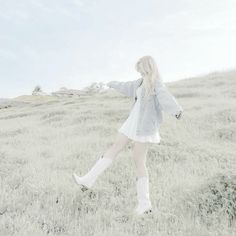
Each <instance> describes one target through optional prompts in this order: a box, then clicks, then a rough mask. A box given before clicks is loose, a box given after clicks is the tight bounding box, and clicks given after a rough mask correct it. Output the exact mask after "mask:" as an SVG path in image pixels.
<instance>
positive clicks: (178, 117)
mask: <svg viewBox="0 0 236 236" xmlns="http://www.w3.org/2000/svg"><path fill="white" fill-rule="evenodd" d="M182 113H183V112H182V111H180V112H179V114H177V115H175V117H176V118H177V119H178V120H179V119H180V118H181V116H182Z"/></svg>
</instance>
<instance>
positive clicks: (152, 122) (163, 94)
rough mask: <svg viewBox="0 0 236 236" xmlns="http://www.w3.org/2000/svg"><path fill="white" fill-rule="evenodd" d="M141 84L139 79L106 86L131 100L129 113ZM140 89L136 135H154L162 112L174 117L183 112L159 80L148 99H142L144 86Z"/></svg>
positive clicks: (141, 80) (115, 82) (110, 83)
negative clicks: (153, 92)
mask: <svg viewBox="0 0 236 236" xmlns="http://www.w3.org/2000/svg"><path fill="white" fill-rule="evenodd" d="M142 82H143V78H142V77H141V78H139V79H137V80H132V81H127V82H120V81H110V82H108V83H107V86H108V87H110V88H113V89H115V90H116V91H118V92H119V93H122V94H123V95H125V96H127V97H131V98H132V105H131V108H130V111H131V110H132V108H133V106H134V104H135V102H136V99H137V96H136V90H137V88H138V87H139V86H140V85H141V84H142ZM141 88H142V90H141V101H140V111H139V117H138V125H137V131H136V135H138V136H143V135H152V134H154V133H156V132H157V131H158V129H159V127H160V124H161V123H162V122H163V115H162V111H164V112H166V113H168V114H170V115H172V116H174V117H175V115H177V114H179V113H180V111H182V112H183V108H182V106H180V105H179V103H178V102H177V100H176V99H175V97H174V96H173V95H172V94H171V93H170V92H169V91H168V89H167V87H166V85H165V84H164V83H163V82H161V81H159V80H158V81H157V82H156V85H155V94H154V95H151V96H150V97H149V98H148V99H145V97H144V95H145V88H144V86H142V87H141Z"/></svg>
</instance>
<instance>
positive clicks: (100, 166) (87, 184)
mask: <svg viewBox="0 0 236 236" xmlns="http://www.w3.org/2000/svg"><path fill="white" fill-rule="evenodd" d="M112 161H113V160H112V159H111V158H104V157H103V155H102V156H101V157H100V158H99V159H98V161H97V162H96V163H95V165H94V166H93V167H92V168H91V170H90V171H89V172H88V173H87V174H86V175H84V176H82V177H79V176H78V175H76V174H75V173H74V174H73V178H74V180H75V181H76V183H77V184H79V185H82V186H83V188H82V190H83V191H85V190H87V189H89V188H91V187H92V185H93V184H94V182H95V181H96V179H97V178H98V176H99V175H100V174H102V172H103V171H105V170H106V169H107V168H108V167H109V166H110V165H111V164H112Z"/></svg>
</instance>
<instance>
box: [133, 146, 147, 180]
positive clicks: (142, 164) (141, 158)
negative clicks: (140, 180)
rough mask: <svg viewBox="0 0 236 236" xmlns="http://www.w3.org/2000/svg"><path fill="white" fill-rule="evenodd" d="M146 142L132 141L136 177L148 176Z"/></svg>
mask: <svg viewBox="0 0 236 236" xmlns="http://www.w3.org/2000/svg"><path fill="white" fill-rule="evenodd" d="M147 152H148V143H142V142H134V149H133V159H134V162H135V165H136V168H137V169H136V171H137V177H142V176H148V170H147V167H146V157H147Z"/></svg>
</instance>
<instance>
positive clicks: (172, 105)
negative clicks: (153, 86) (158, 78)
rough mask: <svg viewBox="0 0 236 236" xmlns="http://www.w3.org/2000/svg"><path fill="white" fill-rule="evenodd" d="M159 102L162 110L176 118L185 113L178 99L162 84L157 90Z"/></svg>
mask: <svg viewBox="0 0 236 236" xmlns="http://www.w3.org/2000/svg"><path fill="white" fill-rule="evenodd" d="M156 99H157V102H158V103H159V105H160V108H161V110H163V111H164V112H166V113H168V114H170V115H172V116H175V115H178V114H179V113H180V111H181V112H183V108H182V106H181V105H180V104H179V103H178V102H177V100H176V98H175V97H174V96H173V95H172V94H171V93H170V92H169V90H168V89H167V87H166V86H165V84H162V85H161V86H160V88H158V89H157V93H156Z"/></svg>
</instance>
